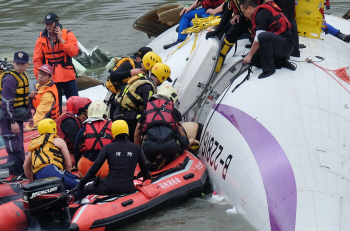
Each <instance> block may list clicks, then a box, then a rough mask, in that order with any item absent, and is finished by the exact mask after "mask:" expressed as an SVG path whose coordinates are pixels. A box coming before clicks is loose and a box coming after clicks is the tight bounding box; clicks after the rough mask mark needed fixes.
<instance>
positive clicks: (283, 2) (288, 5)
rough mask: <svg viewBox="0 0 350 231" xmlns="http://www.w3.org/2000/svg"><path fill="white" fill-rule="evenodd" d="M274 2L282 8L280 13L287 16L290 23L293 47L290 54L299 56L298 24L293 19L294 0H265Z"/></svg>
mask: <svg viewBox="0 0 350 231" xmlns="http://www.w3.org/2000/svg"><path fill="white" fill-rule="evenodd" d="M267 1H271V2H275V3H276V4H277V5H278V6H279V7H280V8H281V10H282V13H283V14H284V15H285V16H286V17H287V19H288V20H289V22H290V23H291V24H292V28H291V33H292V38H293V43H294V48H293V52H292V54H291V56H294V57H300V51H299V33H298V26H297V22H296V20H295V0H267Z"/></svg>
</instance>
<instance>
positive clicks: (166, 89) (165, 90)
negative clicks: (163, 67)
mask: <svg viewBox="0 0 350 231" xmlns="http://www.w3.org/2000/svg"><path fill="white" fill-rule="evenodd" d="M157 95H164V96H166V97H167V98H168V99H169V100H172V101H173V102H174V104H176V102H177V101H178V97H177V93H176V90H175V88H173V86H171V85H170V84H169V83H163V84H162V85H161V86H160V87H159V88H158V90H157Z"/></svg>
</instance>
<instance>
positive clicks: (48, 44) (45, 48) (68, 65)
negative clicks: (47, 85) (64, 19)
mask: <svg viewBox="0 0 350 231" xmlns="http://www.w3.org/2000/svg"><path fill="white" fill-rule="evenodd" d="M44 23H45V24H46V28H45V29H44V31H43V32H41V33H40V35H39V38H38V39H37V40H36V44H35V48H34V53H33V65H34V68H33V70H34V75H35V77H36V79H38V74H39V68H40V67H41V66H42V65H43V64H49V65H51V66H52V67H53V69H54V74H53V75H52V79H53V81H54V82H55V84H56V86H57V90H58V97H59V107H60V112H61V113H62V90H63V91H64V94H65V96H66V99H69V97H71V96H77V95H78V88H77V83H76V81H75V80H76V76H75V71H74V66H73V61H72V57H74V56H76V55H77V54H78V52H79V47H78V41H77V39H76V37H75V35H74V34H73V32H71V31H70V30H68V29H62V25H61V24H59V18H58V16H57V15H56V14H55V13H49V14H47V15H46V16H45V19H44Z"/></svg>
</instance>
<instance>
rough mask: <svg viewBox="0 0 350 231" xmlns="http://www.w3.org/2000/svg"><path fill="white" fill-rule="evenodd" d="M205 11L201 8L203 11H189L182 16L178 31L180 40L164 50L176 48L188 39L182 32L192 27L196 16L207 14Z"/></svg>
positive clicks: (166, 46) (165, 46)
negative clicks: (192, 21)
mask: <svg viewBox="0 0 350 231" xmlns="http://www.w3.org/2000/svg"><path fill="white" fill-rule="evenodd" d="M205 11H206V10H205V9H204V8H201V9H194V10H191V11H189V12H188V13H187V14H184V15H182V17H181V20H180V23H179V31H178V33H179V34H178V38H177V40H176V41H175V42H173V43H170V44H167V45H164V46H163V48H164V49H169V48H170V47H173V46H176V45H177V44H180V43H182V42H183V41H184V40H185V39H186V38H187V34H181V32H182V31H183V30H185V29H187V28H188V27H190V24H191V20H192V19H193V18H195V15H196V14H197V15H201V14H203V13H205Z"/></svg>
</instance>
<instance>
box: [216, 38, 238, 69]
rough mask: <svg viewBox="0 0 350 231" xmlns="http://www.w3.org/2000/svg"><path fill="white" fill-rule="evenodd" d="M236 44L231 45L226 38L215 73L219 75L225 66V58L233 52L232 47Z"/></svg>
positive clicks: (222, 44)
mask: <svg viewBox="0 0 350 231" xmlns="http://www.w3.org/2000/svg"><path fill="white" fill-rule="evenodd" d="M234 44H235V43H229V42H228V41H227V40H226V38H224V41H223V42H222V43H221V47H222V48H221V51H220V57H219V60H218V63H217V64H216V68H215V72H216V73H218V72H220V71H221V67H222V65H223V64H224V61H225V58H226V55H227V53H228V52H229V51H230V50H231V48H232V46H233V45H234Z"/></svg>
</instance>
